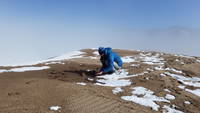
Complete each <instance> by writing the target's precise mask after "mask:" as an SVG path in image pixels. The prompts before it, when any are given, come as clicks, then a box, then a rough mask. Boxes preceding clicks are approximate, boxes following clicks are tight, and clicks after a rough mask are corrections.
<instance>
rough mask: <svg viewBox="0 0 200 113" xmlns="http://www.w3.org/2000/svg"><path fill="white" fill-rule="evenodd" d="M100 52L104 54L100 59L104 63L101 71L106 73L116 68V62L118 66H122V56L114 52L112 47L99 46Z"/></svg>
mask: <svg viewBox="0 0 200 113" xmlns="http://www.w3.org/2000/svg"><path fill="white" fill-rule="evenodd" d="M99 54H100V55H101V54H104V56H101V58H100V60H101V63H102V65H103V66H102V68H101V70H100V71H103V72H104V73H107V72H111V71H113V70H114V62H116V63H117V64H118V66H120V67H122V65H123V62H122V60H121V57H120V56H119V55H118V54H117V53H115V52H112V48H102V47H100V48H99Z"/></svg>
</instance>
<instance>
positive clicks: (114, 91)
mask: <svg viewBox="0 0 200 113" xmlns="http://www.w3.org/2000/svg"><path fill="white" fill-rule="evenodd" d="M112 92H113V94H115V95H116V94H118V93H120V92H123V90H122V88H121V87H116V88H115V89H113V90H112Z"/></svg>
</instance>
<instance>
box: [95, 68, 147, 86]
mask: <svg viewBox="0 0 200 113" xmlns="http://www.w3.org/2000/svg"><path fill="white" fill-rule="evenodd" d="M121 71H122V72H121V73H120V74H117V73H113V74H107V75H103V76H98V79H97V83H96V85H101V86H110V87H122V86H128V85H131V81H130V80H129V79H127V78H130V77H135V76H140V75H144V74H145V73H148V72H146V71H145V72H143V73H139V74H133V75H128V72H126V71H125V70H121Z"/></svg>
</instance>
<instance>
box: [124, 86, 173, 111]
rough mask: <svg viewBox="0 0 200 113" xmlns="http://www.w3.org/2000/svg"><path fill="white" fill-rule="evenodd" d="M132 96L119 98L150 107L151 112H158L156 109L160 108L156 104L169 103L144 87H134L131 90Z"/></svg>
mask: <svg viewBox="0 0 200 113" xmlns="http://www.w3.org/2000/svg"><path fill="white" fill-rule="evenodd" d="M132 89H133V91H132V94H133V95H132V96H122V97H121V98H122V99H124V100H126V101H132V102H134V103H137V104H140V105H143V106H147V107H151V108H152V109H153V110H155V111H158V108H160V106H159V105H158V104H156V102H168V103H170V101H169V100H166V99H165V98H163V97H157V96H155V95H153V94H154V92H153V91H151V90H148V89H146V88H144V87H134V88H132Z"/></svg>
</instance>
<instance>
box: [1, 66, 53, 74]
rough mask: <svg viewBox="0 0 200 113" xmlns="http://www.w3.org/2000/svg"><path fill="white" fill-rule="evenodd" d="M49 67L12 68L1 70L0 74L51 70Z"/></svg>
mask: <svg viewBox="0 0 200 113" xmlns="http://www.w3.org/2000/svg"><path fill="white" fill-rule="evenodd" d="M49 68H50V67H49V66H42V67H20V68H12V69H10V70H0V73H3V72H25V71H38V70H44V69H49Z"/></svg>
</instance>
